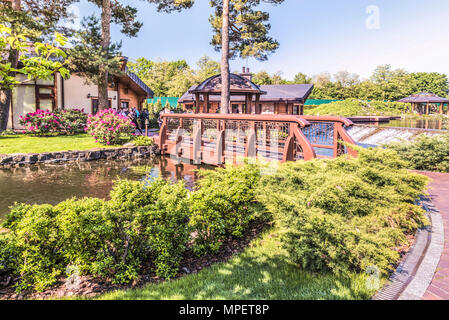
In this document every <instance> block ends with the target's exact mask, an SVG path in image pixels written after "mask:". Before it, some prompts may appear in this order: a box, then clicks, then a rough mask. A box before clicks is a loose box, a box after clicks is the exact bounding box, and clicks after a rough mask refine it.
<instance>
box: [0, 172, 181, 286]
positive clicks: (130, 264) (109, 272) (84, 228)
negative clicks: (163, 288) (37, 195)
mask: <svg viewBox="0 0 449 320" xmlns="http://www.w3.org/2000/svg"><path fill="white" fill-rule="evenodd" d="M187 194H188V191H187V190H186V188H185V186H184V184H183V183H178V184H170V183H168V182H167V181H165V180H161V179H158V180H156V181H154V182H153V183H151V184H146V183H144V182H132V181H127V180H122V181H119V182H117V183H116V185H115V186H114V189H113V190H112V192H111V200H110V201H105V200H101V199H91V198H85V199H76V198H74V199H70V200H67V201H64V202H62V203H60V204H58V205H57V206H51V205H34V206H31V205H24V204H18V205H15V206H14V207H13V208H12V210H11V213H10V214H9V215H8V217H7V220H6V221H5V223H4V225H3V226H4V227H5V228H8V229H9V232H8V233H5V234H1V235H0V244H2V249H1V250H0V266H1V267H0V272H2V270H9V271H10V272H12V273H13V274H14V275H15V276H18V277H19V282H18V283H17V284H16V287H17V290H18V291H22V290H27V289H32V290H36V291H42V290H44V289H46V288H48V287H49V286H51V285H53V284H55V283H56V282H57V281H58V279H59V277H60V276H64V274H65V273H66V270H68V268H69V267H70V266H73V267H75V268H77V269H78V270H79V272H80V274H90V275H93V276H98V277H102V278H112V279H113V282H114V283H128V282H130V281H132V280H135V279H137V278H138V277H139V275H140V274H141V271H142V268H143V267H145V266H148V267H150V266H154V269H153V270H154V272H155V273H156V274H157V275H158V276H161V277H163V278H171V277H174V276H175V275H176V274H177V272H178V269H179V263H180V261H181V259H182V257H183V253H184V251H185V250H186V246H187V243H188V241H189V235H190V228H189V227H188V204H187ZM150 262H151V264H150Z"/></svg>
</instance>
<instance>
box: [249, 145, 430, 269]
mask: <svg viewBox="0 0 449 320" xmlns="http://www.w3.org/2000/svg"><path fill="white" fill-rule="evenodd" d="M359 152H360V154H359V157H358V158H357V159H345V158H339V159H336V160H314V161H310V162H291V163H286V164H284V165H282V166H281V167H280V168H279V170H278V171H277V172H276V173H275V174H273V175H268V176H265V177H263V178H262V180H261V185H262V187H261V189H260V191H259V196H258V198H259V200H260V201H261V202H262V203H263V204H265V206H266V207H267V209H268V210H269V211H270V212H272V213H273V215H274V217H275V221H276V222H277V223H278V224H279V225H280V226H282V228H284V229H285V234H284V237H283V240H282V242H283V245H284V247H285V248H286V249H287V251H288V252H289V256H290V259H291V260H292V261H293V262H294V263H296V264H298V265H300V266H301V267H303V268H305V269H308V270H312V271H332V272H334V273H345V272H347V271H359V272H360V271H365V270H367V268H369V267H371V266H376V267H377V268H378V269H379V271H380V272H381V273H383V274H387V273H388V272H389V271H391V269H392V266H393V265H394V263H395V262H397V261H398V259H399V253H398V250H397V248H399V247H401V246H404V245H407V244H408V241H409V240H408V238H407V235H411V234H413V233H414V232H415V231H416V229H417V228H418V227H419V226H422V225H424V224H426V223H427V220H426V218H425V216H424V212H423V210H422V209H421V208H420V207H419V206H417V205H415V204H414V201H415V200H416V199H417V198H418V197H419V196H420V194H422V192H423V191H424V189H425V186H426V182H427V178H425V177H423V176H421V175H417V174H413V173H410V172H408V171H407V170H405V169H404V163H403V162H402V161H401V160H400V159H399V157H398V156H397V154H396V153H395V152H394V151H385V150H362V149H360V150H359Z"/></svg>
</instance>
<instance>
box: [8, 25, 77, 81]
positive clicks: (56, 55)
mask: <svg viewBox="0 0 449 320" xmlns="http://www.w3.org/2000/svg"><path fill="white" fill-rule="evenodd" d="M66 40H67V39H66V38H65V37H64V36H63V35H61V34H59V33H56V34H55V35H54V41H53V42H52V43H43V42H37V41H36V42H33V43H32V50H33V52H32V53H33V55H31V54H30V53H31V49H30V39H29V38H28V37H27V33H18V32H16V30H15V29H13V28H9V27H7V26H6V25H4V24H0V90H6V89H11V88H13V87H14V86H16V85H18V84H20V83H21V81H19V80H18V79H17V78H16V77H15V75H16V73H21V74H23V75H25V76H26V77H27V78H28V80H27V81H31V80H35V79H42V80H50V79H53V75H54V73H55V72H59V73H60V74H61V75H62V76H63V77H66V76H68V75H69V71H68V70H67V69H66V68H65V67H64V64H63V62H61V61H60V60H64V59H65V58H66V53H65V52H64V51H63V50H61V49H60V48H59V46H64V45H65V43H66ZM10 51H15V52H17V54H18V59H19V61H20V62H22V64H23V67H22V68H20V69H18V68H16V67H15V66H14V65H13V64H12V63H11V61H10V60H9V52H10Z"/></svg>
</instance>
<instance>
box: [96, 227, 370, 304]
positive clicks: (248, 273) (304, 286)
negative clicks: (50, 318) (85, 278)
mask: <svg viewBox="0 0 449 320" xmlns="http://www.w3.org/2000/svg"><path fill="white" fill-rule="evenodd" d="M366 279H367V278H366V275H357V274H353V275H352V276H350V277H348V278H345V277H337V276H334V275H332V274H312V273H309V272H306V271H302V270H300V269H299V268H298V267H296V266H294V265H292V264H290V263H289V262H288V261H287V260H286V252H285V251H284V250H282V249H281V247H280V242H279V234H278V233H273V231H271V232H266V233H265V234H264V235H263V236H262V237H261V238H260V239H258V240H256V241H254V242H253V243H252V246H251V247H250V248H248V249H246V251H245V252H243V253H242V254H239V255H237V256H235V257H234V258H232V259H231V260H229V261H228V262H226V263H219V264H216V265H214V266H212V267H211V268H208V269H204V270H202V271H201V272H199V273H198V274H195V275H188V276H184V277H183V278H181V279H178V280H173V281H169V282H165V283H162V284H159V285H157V284H151V285H147V286H146V287H144V288H142V289H134V290H123V291H115V292H111V293H108V294H105V295H102V296H100V297H99V299H108V300H109V299H118V300H121V299H124V300H128V299H129V300H161V299H162V300H228V299H232V300H234V299H235V300H237V299H238V300H253V299H260V300H265V299H266V300H270V299H271V300H312V299H313V300H317V299H318V300H319V299H326V300H336V299H345V300H346V299H350V300H353V299H370V298H371V296H372V295H373V294H374V292H373V291H370V290H369V289H367V287H366V285H365V284H366Z"/></svg>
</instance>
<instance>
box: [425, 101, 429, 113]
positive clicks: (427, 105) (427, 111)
mask: <svg viewBox="0 0 449 320" xmlns="http://www.w3.org/2000/svg"><path fill="white" fill-rule="evenodd" d="M428 114H429V103H428V102H427V104H426V115H428Z"/></svg>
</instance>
